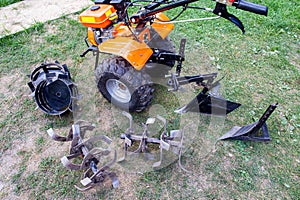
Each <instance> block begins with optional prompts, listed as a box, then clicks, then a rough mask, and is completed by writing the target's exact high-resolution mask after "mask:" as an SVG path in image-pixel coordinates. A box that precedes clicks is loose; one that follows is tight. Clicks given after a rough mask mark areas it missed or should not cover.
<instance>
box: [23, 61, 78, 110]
mask: <svg viewBox="0 0 300 200" xmlns="http://www.w3.org/2000/svg"><path fill="white" fill-rule="evenodd" d="M28 86H29V87H30V89H31V92H32V94H31V96H33V97H34V100H35V102H36V104H37V105H38V107H39V108H40V109H41V110H42V111H43V112H44V113H46V114H49V115H61V114H63V113H65V112H66V111H68V110H70V111H72V99H73V98H75V97H77V88H76V86H75V84H74V83H73V82H72V81H71V75H70V72H69V70H68V68H67V65H65V64H64V65H61V64H59V62H57V61H56V62H55V63H42V64H41V65H40V66H38V67H37V68H35V69H34V70H33V71H32V73H31V75H30V82H29V83H28Z"/></svg>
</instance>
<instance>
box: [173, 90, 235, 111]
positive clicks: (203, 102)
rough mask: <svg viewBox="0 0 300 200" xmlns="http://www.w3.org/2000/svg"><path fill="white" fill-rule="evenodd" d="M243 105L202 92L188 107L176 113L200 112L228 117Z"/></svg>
mask: <svg viewBox="0 0 300 200" xmlns="http://www.w3.org/2000/svg"><path fill="white" fill-rule="evenodd" d="M240 105H241V104H239V103H235V102H232V101H229V100H226V99H224V98H221V97H217V96H213V95H212V94H205V93H204V92H203V91H202V92H200V93H199V94H198V95H197V96H196V97H195V98H194V99H192V100H191V101H190V102H189V103H188V104H187V105H185V106H183V107H181V108H179V109H177V110H175V112H176V113H180V114H182V113H186V112H200V113H204V114H213V115H227V114H228V113H230V112H232V111H234V110H235V109H237V108H238V107H239V106H240Z"/></svg>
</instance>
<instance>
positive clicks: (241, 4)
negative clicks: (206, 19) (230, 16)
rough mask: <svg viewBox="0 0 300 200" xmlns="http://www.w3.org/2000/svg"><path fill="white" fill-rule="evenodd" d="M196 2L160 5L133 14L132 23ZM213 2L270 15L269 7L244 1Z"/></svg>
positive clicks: (181, 0) (220, 0) (190, 0)
mask: <svg viewBox="0 0 300 200" xmlns="http://www.w3.org/2000/svg"><path fill="white" fill-rule="evenodd" d="M196 1H199V0H178V1H175V2H173V3H170V4H167V5H165V6H162V7H158V6H159V5H158V6H156V7H155V8H154V9H153V10H147V9H144V10H140V11H139V12H138V13H136V14H133V15H132V16H131V17H130V21H131V22H132V23H135V24H137V23H139V22H140V20H144V19H146V18H147V17H150V16H152V15H155V14H157V13H159V12H163V11H166V10H170V9H173V8H176V7H179V6H186V5H188V4H190V3H193V2H196ZM213 1H215V2H217V5H218V4H222V5H224V4H225V5H224V6H226V5H231V6H234V7H236V8H237V9H241V10H245V11H249V12H252V13H255V14H259V15H265V16H267V14H268V7H267V6H263V5H259V4H255V3H251V2H248V1H244V0H225V1H224V0H213ZM224 9H226V8H224ZM226 12H227V11H226Z"/></svg>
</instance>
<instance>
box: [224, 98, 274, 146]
mask: <svg viewBox="0 0 300 200" xmlns="http://www.w3.org/2000/svg"><path fill="white" fill-rule="evenodd" d="M276 107H277V103H276V104H271V105H270V106H269V107H268V109H267V110H266V111H265V113H264V114H263V115H262V117H261V118H260V119H259V120H258V121H256V122H254V123H252V124H248V125H246V126H242V127H239V126H234V127H233V128H232V129H231V130H229V131H228V132H227V133H226V134H225V135H223V136H222V137H220V138H219V140H227V139H231V140H247V141H258V142H266V141H270V140H271V138H270V136H269V131H268V127H267V124H266V121H267V119H268V118H269V117H270V115H271V114H272V113H273V111H274V110H275V109H276ZM260 129H261V130H262V133H261V134H259V130H260Z"/></svg>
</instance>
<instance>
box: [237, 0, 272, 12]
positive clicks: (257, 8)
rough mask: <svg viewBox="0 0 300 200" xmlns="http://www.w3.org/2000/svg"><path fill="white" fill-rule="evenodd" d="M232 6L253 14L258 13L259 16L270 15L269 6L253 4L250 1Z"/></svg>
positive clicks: (239, 1)
mask: <svg viewBox="0 0 300 200" xmlns="http://www.w3.org/2000/svg"><path fill="white" fill-rule="evenodd" d="M232 5H233V6H235V7H236V8H238V9H241V10H246V11H249V12H253V13H256V14H259V15H265V16H267V15H268V7H267V6H263V5H259V4H255V3H251V2H248V1H244V0H238V1H236V2H234V3H233V4H232Z"/></svg>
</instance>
